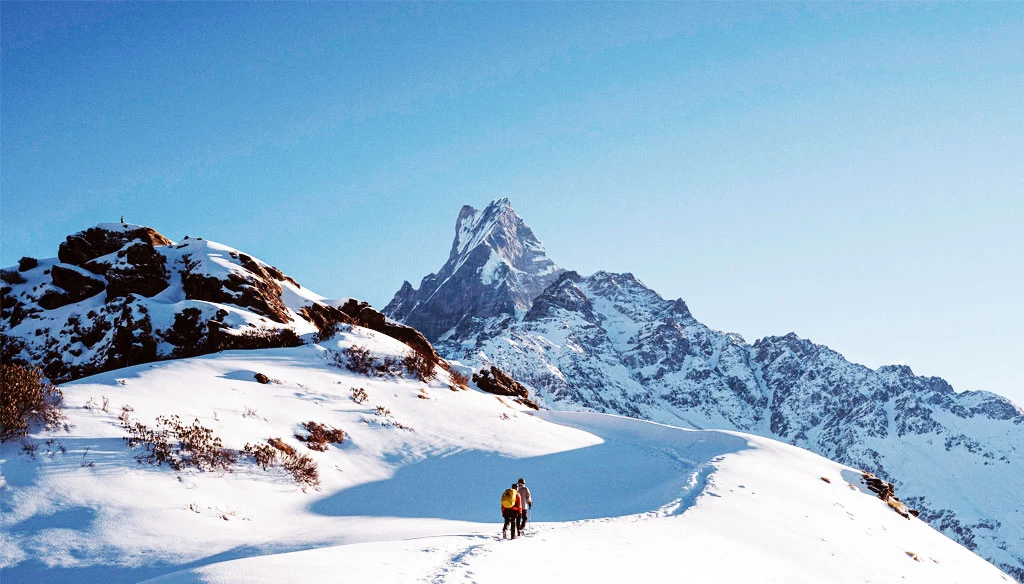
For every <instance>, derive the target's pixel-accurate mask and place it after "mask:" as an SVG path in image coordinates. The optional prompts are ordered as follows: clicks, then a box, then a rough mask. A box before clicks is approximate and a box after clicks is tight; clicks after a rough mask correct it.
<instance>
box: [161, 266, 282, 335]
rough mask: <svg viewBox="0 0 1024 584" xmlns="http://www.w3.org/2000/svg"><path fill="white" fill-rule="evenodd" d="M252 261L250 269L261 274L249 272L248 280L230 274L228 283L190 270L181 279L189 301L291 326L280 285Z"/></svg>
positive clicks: (226, 280)
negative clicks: (213, 304)
mask: <svg viewBox="0 0 1024 584" xmlns="http://www.w3.org/2000/svg"><path fill="white" fill-rule="evenodd" d="M241 255H244V254H241ZM245 257H246V258H248V256H245ZM249 260H250V261H249V263H250V265H253V266H255V267H256V268H258V270H257V271H255V272H254V271H253V270H249V272H250V274H251V275H249V276H246V277H243V276H240V275H238V274H230V275H229V276H228V277H227V279H225V280H221V279H218V278H215V277H213V276H209V275H206V274H202V273H198V272H194V271H192V269H187V270H186V271H185V272H183V273H182V275H181V281H182V284H183V286H184V288H185V297H186V298H188V299H189V300H205V301H207V302H219V303H224V304H234V305H235V306H240V307H242V308H248V309H250V310H252V311H253V312H256V313H257V314H261V315H263V316H266V317H267V318H270V319H272V320H274V321H276V322H279V323H287V322H291V321H292V318H291V317H290V316H289V315H288V309H287V307H285V305H284V302H283V301H282V300H281V286H280V284H278V283H277V282H275V281H274V279H273V278H272V277H271V276H270V275H269V274H268V273H267V272H266V271H265V270H263V269H262V267H261V266H259V265H258V264H256V262H255V261H253V260H252V259H251V258H249Z"/></svg>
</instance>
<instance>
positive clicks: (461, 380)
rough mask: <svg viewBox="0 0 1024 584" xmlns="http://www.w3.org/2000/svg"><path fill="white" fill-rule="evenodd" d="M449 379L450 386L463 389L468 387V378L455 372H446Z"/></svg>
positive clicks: (451, 370) (452, 370)
mask: <svg viewBox="0 0 1024 584" xmlns="http://www.w3.org/2000/svg"><path fill="white" fill-rule="evenodd" d="M448 375H449V378H450V379H451V382H452V385H454V386H455V387H458V388H465V387H468V386H469V377H467V376H465V375H463V374H461V373H459V372H458V371H455V370H454V369H449V370H448Z"/></svg>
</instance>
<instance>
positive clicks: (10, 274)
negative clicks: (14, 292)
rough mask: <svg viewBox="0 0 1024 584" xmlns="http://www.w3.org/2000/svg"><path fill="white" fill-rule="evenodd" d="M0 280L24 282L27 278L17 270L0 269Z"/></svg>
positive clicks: (10, 282) (12, 282)
mask: <svg viewBox="0 0 1024 584" xmlns="http://www.w3.org/2000/svg"><path fill="white" fill-rule="evenodd" d="M0 281H2V282H3V283H5V284H24V283H25V282H27V281H28V280H26V279H25V277H24V276H22V275H21V274H19V273H18V271H17V270H0Z"/></svg>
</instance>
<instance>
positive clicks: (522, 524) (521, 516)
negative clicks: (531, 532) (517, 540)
mask: <svg viewBox="0 0 1024 584" xmlns="http://www.w3.org/2000/svg"><path fill="white" fill-rule="evenodd" d="M528 513H529V511H528V510H527V509H523V510H522V511H520V512H519V533H522V532H523V528H524V527H526V516H527V514H528Z"/></svg>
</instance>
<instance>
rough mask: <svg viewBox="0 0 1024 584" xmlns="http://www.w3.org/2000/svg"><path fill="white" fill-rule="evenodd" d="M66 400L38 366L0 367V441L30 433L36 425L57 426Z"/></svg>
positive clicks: (8, 365)
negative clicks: (34, 424)
mask: <svg viewBox="0 0 1024 584" xmlns="http://www.w3.org/2000/svg"><path fill="white" fill-rule="evenodd" d="M63 397H64V396H63V394H61V391H60V389H58V388H56V387H54V386H52V385H50V384H49V383H47V382H46V381H45V379H44V377H43V374H42V372H41V371H40V370H39V368H38V367H25V366H22V365H11V364H7V363H4V364H3V365H0V442H3V441H5V440H8V439H10V438H16V437H19V436H24V435H26V434H28V431H29V427H30V426H31V424H33V423H40V424H42V425H44V426H45V427H52V426H55V425H57V424H58V423H59V422H60V420H61V419H63V410H62V402H63Z"/></svg>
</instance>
